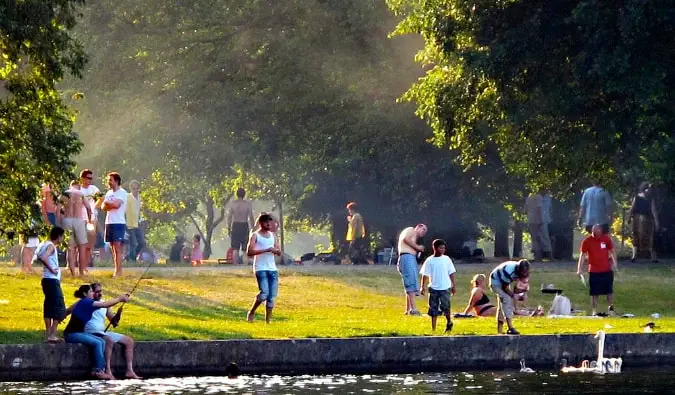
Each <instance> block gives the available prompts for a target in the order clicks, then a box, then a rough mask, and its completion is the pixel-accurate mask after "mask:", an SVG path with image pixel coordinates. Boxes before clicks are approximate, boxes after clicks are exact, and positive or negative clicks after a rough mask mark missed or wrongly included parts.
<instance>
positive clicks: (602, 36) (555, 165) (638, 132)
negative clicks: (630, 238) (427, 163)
mask: <svg viewBox="0 0 675 395" xmlns="http://www.w3.org/2000/svg"><path fill="white" fill-rule="evenodd" d="M388 3H389V5H390V6H391V8H392V9H393V10H394V11H395V12H396V13H398V14H399V15H402V16H404V18H405V19H404V20H403V22H402V23H401V24H400V25H399V27H398V29H397V32H398V33H420V34H421V35H422V36H423V37H424V38H425V49H424V51H423V52H421V53H420V56H419V58H420V60H421V61H423V62H425V63H426V64H428V65H433V66H432V67H431V69H430V70H429V71H428V72H427V75H426V77H425V78H423V79H422V80H421V81H420V82H419V83H418V84H416V85H415V86H414V87H413V88H412V89H411V90H410V92H409V93H408V98H410V99H412V100H415V101H416V102H417V103H418V111H419V114H420V115H422V116H424V117H426V118H427V119H428V120H429V123H430V125H431V126H432V127H433V128H434V131H435V133H436V136H437V139H439V140H442V141H447V142H449V144H450V146H451V147H452V148H453V149H456V150H458V151H459V152H460V158H461V159H462V161H463V162H464V163H467V164H480V163H481V162H482V161H483V160H484V159H485V158H486V157H488V156H489V155H490V151H492V150H494V151H495V152H497V154H498V156H499V157H500V158H501V160H502V161H503V163H504V165H505V167H506V169H507V170H508V172H509V173H512V174H518V175H521V176H523V177H524V178H525V179H526V180H527V182H528V184H529V185H530V186H532V187H537V186H545V187H550V188H551V189H552V190H553V191H554V192H556V193H557V194H558V196H561V197H567V196H570V195H572V194H574V193H575V192H576V191H577V190H578V189H579V188H580V186H582V185H584V184H583V183H585V182H587V180H589V179H601V180H603V181H605V183H607V184H614V185H617V184H625V182H626V180H624V179H622V178H621V176H622V175H623V174H625V172H624V171H623V170H624V169H628V168H630V167H633V166H636V165H637V166H643V165H644V164H645V160H648V159H647V158H648V156H646V153H648V152H649V151H651V150H653V147H655V146H659V147H660V146H664V145H665V144H667V143H668V142H669V141H670V140H671V134H670V133H671V132H670V131H671V130H673V120H674V119H675V117H674V115H675V114H674V113H673V112H674V111H675V109H674V108H675V107H674V106H672V97H671V94H670V92H672V88H673V76H672V73H670V72H669V70H670V68H671V67H672V59H673V57H674V55H675V52H674V51H675V49H673V40H674V39H673V35H672V34H671V32H672V28H673V26H674V25H675V15H674V14H673V13H672V10H671V8H670V5H669V4H667V3H663V2H643V1H628V2H597V1H590V0H589V1H565V2H550V1H543V0H539V1H508V2H502V1H497V2H494V1H468V0H466V1H465V0H448V1H441V0H437V1H425V2H418V1H412V0H410V1H408V0H389V2H388Z"/></svg>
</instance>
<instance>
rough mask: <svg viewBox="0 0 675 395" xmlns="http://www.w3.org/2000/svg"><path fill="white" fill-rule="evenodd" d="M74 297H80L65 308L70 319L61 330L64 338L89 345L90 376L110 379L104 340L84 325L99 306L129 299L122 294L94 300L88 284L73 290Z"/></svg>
mask: <svg viewBox="0 0 675 395" xmlns="http://www.w3.org/2000/svg"><path fill="white" fill-rule="evenodd" d="M75 297H76V298H78V299H80V300H78V301H77V302H75V303H73V304H72V305H71V306H70V307H68V309H66V316H68V315H69V314H70V321H69V322H68V325H66V329H65V330H64V331H63V335H64V338H65V339H66V342H68V343H81V344H85V345H87V346H89V347H90V348H91V350H92V353H93V357H94V367H93V369H92V376H94V377H96V378H98V379H101V380H112V379H114V377H113V376H111V375H109V374H108V373H106V371H105V370H106V369H105V357H104V350H105V347H106V341H105V339H104V338H102V337H98V336H96V335H93V334H91V333H86V332H85V331H84V327H85V325H86V324H87V322H89V320H90V319H91V317H92V315H93V314H94V311H96V309H100V308H101V307H111V306H114V305H116V304H118V303H121V302H126V301H128V300H129V295H122V296H119V297H117V298H115V299H112V300H108V301H105V302H97V301H95V300H94V291H93V290H92V288H91V286H90V285H89V284H85V285H81V286H80V288H78V289H77V291H75Z"/></svg>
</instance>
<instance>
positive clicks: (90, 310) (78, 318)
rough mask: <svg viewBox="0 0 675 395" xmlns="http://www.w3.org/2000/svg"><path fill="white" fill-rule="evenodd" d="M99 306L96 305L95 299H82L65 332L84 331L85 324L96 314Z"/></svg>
mask: <svg viewBox="0 0 675 395" xmlns="http://www.w3.org/2000/svg"><path fill="white" fill-rule="evenodd" d="M96 309H98V307H94V299H90V298H84V299H80V301H79V302H77V304H76V305H75V308H74V309H73V312H72V314H71V315H70V321H68V325H67V326H66V329H64V331H63V332H64V333H78V332H84V326H85V325H86V324H87V322H88V321H89V320H90V319H91V316H92V315H93V314H94V311H95V310H96Z"/></svg>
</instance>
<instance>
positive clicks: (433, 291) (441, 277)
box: [420, 239, 456, 333]
mask: <svg viewBox="0 0 675 395" xmlns="http://www.w3.org/2000/svg"><path fill="white" fill-rule="evenodd" d="M432 247H433V250H434V255H432V256H430V257H428V258H427V259H426V260H425V261H424V264H423V265H422V269H421V270H420V274H421V275H422V279H421V282H422V292H421V293H422V295H424V293H425V291H426V288H427V284H428V285H429V311H428V312H427V314H428V315H429V317H431V330H433V331H435V330H436V320H437V319H438V316H439V315H441V314H442V315H444V316H445V319H446V325H445V332H446V333H448V332H450V331H452V320H451V319H450V295H451V294H452V295H454V294H455V272H456V270H455V265H453V263H452V259H450V257H449V256H447V255H445V241H443V240H441V239H436V240H434V241H433V243H432Z"/></svg>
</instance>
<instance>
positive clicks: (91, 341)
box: [66, 332, 105, 371]
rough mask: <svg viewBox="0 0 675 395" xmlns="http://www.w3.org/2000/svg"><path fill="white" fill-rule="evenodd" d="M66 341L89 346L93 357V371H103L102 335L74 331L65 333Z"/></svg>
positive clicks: (103, 344)
mask: <svg viewBox="0 0 675 395" xmlns="http://www.w3.org/2000/svg"><path fill="white" fill-rule="evenodd" d="M66 342H68V343H81V344H84V345H86V346H89V347H90V348H91V353H92V357H93V358H94V371H105V357H104V356H103V352H104V351H105V340H104V339H103V338H102V337H98V336H94V335H92V334H90V333H84V332H75V333H69V334H67V335H66Z"/></svg>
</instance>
